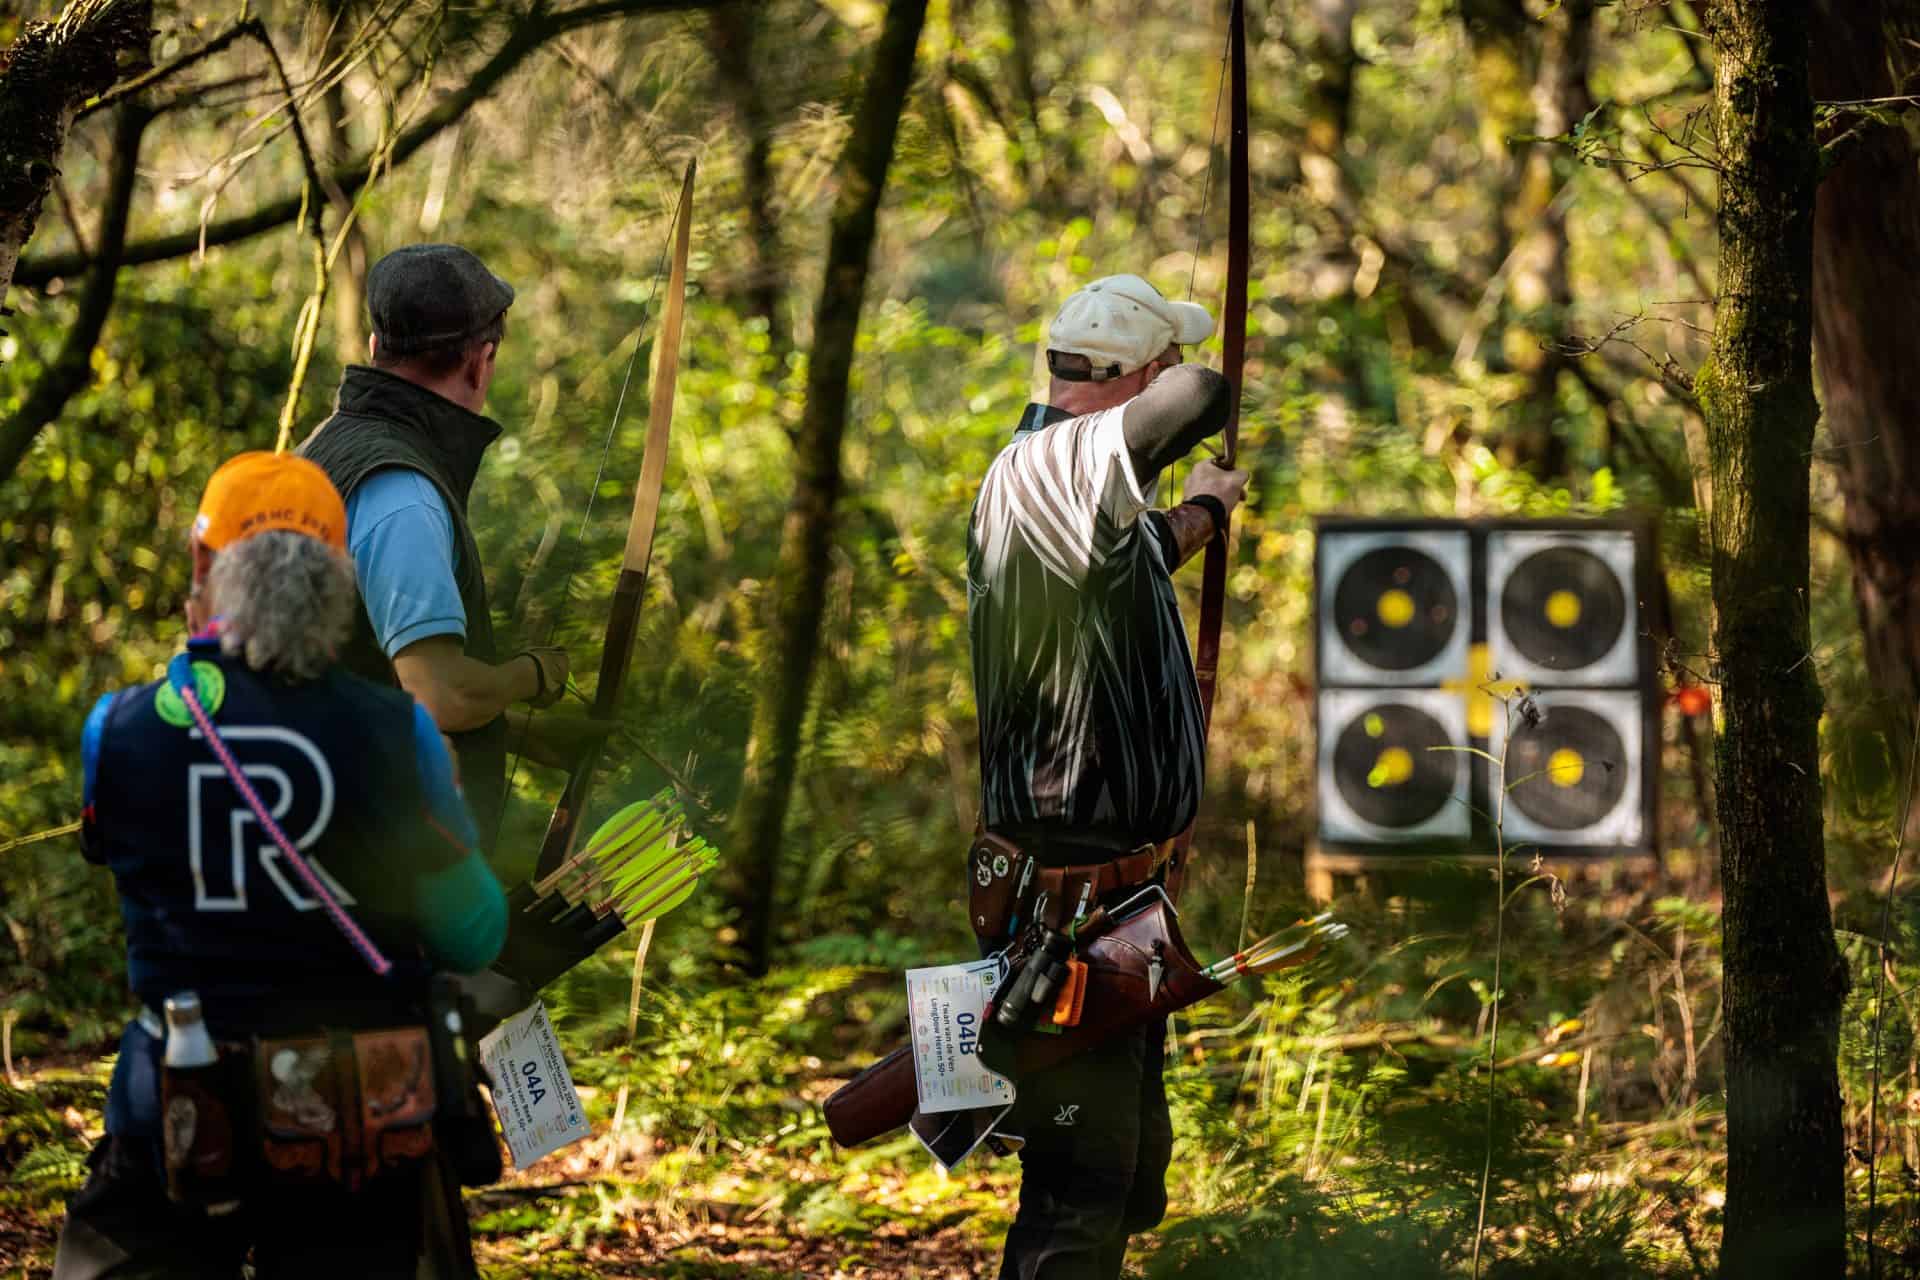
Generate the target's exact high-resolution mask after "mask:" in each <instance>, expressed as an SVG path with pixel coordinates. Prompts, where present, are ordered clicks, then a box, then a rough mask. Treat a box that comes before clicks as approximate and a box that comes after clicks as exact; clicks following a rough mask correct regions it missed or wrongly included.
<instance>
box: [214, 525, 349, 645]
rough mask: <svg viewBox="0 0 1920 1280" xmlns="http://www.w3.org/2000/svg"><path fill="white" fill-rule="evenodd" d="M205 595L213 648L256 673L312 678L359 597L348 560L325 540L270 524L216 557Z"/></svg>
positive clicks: (344, 632)
mask: <svg viewBox="0 0 1920 1280" xmlns="http://www.w3.org/2000/svg"><path fill="white" fill-rule="evenodd" d="M204 595H205V596H206V597H207V599H208V601H209V603H210V605H211V607H212V610H213V614H214V616H215V617H217V618H219V619H220V630H219V635H220V651H221V652H222V653H226V654H231V655H233V656H234V657H238V658H241V659H243V660H244V661H245V662H246V664H247V665H248V666H249V667H251V668H253V670H255V671H261V672H272V673H273V674H275V675H280V676H285V677H287V678H289V679H293V680H312V679H315V678H316V677H318V676H320V675H321V674H322V673H324V672H325V671H326V670H327V668H328V667H331V666H332V665H333V664H334V662H335V661H336V660H337V659H338V657H339V655H340V646H341V645H343V644H345V643H346V642H347V636H348V635H349V634H351V633H352V631H353V611H354V609H355V607H356V606H357V605H358V604H359V602H360V597H359V594H358V592H357V591H356V590H355V588H354V583H353V561H351V560H349V559H347V557H346V556H344V555H342V554H340V553H339V552H338V551H335V550H334V549H333V548H332V547H329V546H328V545H327V544H326V543H324V542H320V541H317V540H315V539H313V538H309V537H306V536H305V535H303V534H298V533H289V532H286V531H284V530H275V531H274V532H271V533H261V534H256V535H254V536H253V537H251V538H248V539H246V540H245V541H244V542H239V543H236V544H235V545H234V546H232V547H231V548H229V549H228V550H227V551H226V552H225V553H224V554H222V555H220V556H219V557H217V558H216V559H215V560H214V562H213V566H212V569H211V570H210V571H209V572H208V574H207V579H206V584H205V588H204Z"/></svg>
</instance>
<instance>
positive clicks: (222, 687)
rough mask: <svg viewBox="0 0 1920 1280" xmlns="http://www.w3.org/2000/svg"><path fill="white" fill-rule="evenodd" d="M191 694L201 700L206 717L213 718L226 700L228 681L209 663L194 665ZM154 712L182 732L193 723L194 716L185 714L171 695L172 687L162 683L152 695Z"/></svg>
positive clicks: (183, 706) (181, 703)
mask: <svg viewBox="0 0 1920 1280" xmlns="http://www.w3.org/2000/svg"><path fill="white" fill-rule="evenodd" d="M193 692H194V696H195V697H197V698H199V699H200V707H201V709H202V710H204V711H205V712H206V713H207V714H208V715H210V716H211V715H216V714H218V713H219V711H220V704H221V703H223V702H225V701H226V700H227V677H226V674H225V673H224V672H222V671H221V670H220V668H219V667H217V666H215V665H214V664H213V663H211V662H196V663H194V664H193ZM153 709H154V711H155V712H157V713H158V714H159V716H160V718H161V719H162V720H165V721H166V722H167V723H168V724H170V725H172V726H174V727H175V728H176V729H185V728H186V727H187V726H189V725H191V724H192V723H193V714H192V713H191V712H190V711H188V710H187V704H186V703H185V702H183V701H181V699H180V695H179V694H177V693H175V692H174V691H173V685H172V684H171V683H168V682H164V681H163V682H162V683H161V685H160V692H159V693H157V694H155V695H154V699H153Z"/></svg>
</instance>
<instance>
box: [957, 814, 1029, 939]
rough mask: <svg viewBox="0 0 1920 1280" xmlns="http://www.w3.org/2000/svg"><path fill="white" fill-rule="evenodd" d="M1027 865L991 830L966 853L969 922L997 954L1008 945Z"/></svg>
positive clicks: (1010, 844) (1009, 843) (1022, 856)
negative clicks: (1010, 928)
mask: <svg viewBox="0 0 1920 1280" xmlns="http://www.w3.org/2000/svg"><path fill="white" fill-rule="evenodd" d="M1026 862H1027V856H1026V855H1025V854H1023V853H1021V852H1020V849H1019V846H1017V845H1015V844H1014V843H1013V842H1012V841H1010V840H1006V839H1003V838H1001V837H1000V836H997V835H994V834H993V833H992V832H991V831H987V832H982V833H981V834H980V835H979V837H977V838H976V839H975V840H974V842H973V847H972V848H971V849H969V850H968V851H967V922H968V923H969V924H971V925H972V926H973V934H974V936H975V937H976V938H978V939H979V940H980V945H981V947H982V948H983V949H985V950H988V951H997V950H999V949H1000V948H1001V947H1002V946H1003V945H1005V943H1006V942H1007V932H1008V929H1009V927H1010V926H1011V924H1012V921H1013V915H1014V912H1015V910H1016V908H1017V907H1018V906H1019V901H1018V899H1019V896H1020V882H1021V879H1022V876H1023V873H1024V869H1025V867H1026Z"/></svg>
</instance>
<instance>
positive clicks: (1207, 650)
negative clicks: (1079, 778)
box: [1167, 0, 1252, 898]
mask: <svg viewBox="0 0 1920 1280" xmlns="http://www.w3.org/2000/svg"><path fill="white" fill-rule="evenodd" d="M1227 48H1228V60H1229V63H1230V72H1229V74H1230V75H1231V77H1232V81H1231V84H1232V87H1231V89H1230V90H1229V97H1230V99H1231V104H1232V105H1231V108H1230V114H1231V120H1232V124H1231V127H1230V129H1229V131H1228V138H1227V297H1226V303H1225V306H1224V316H1223V321H1224V329H1223V332H1222V336H1221V341H1222V345H1223V351H1222V360H1221V372H1223V373H1224V374H1226V377H1227V385H1228V393H1227V394H1228V401H1227V425H1226V429H1225V431H1224V432H1223V433H1222V442H1223V444H1224V445H1225V451H1224V454H1223V456H1222V458H1221V465H1223V466H1226V467H1232V466H1233V465H1234V462H1235V460H1236V459H1237V458H1238V457H1239V452H1240V394H1241V382H1242V375H1243V373H1244V371H1245V367H1246V356H1247V270H1248V257H1249V254H1248V247H1249V240H1250V226H1249V217H1250V214H1251V204H1252V196H1251V190H1252V181H1251V178H1250V175H1249V172H1248V156H1247V132H1248V126H1247V14H1246V0H1232V3H1231V8H1230V10H1229V13H1228V16H1227ZM1226 603H1227V530H1226V529H1222V530H1220V532H1219V533H1218V534H1216V535H1215V536H1214V539H1213V541H1211V542H1209V543H1208V544H1207V553H1206V560H1205V562H1204V563H1203V566H1202V569H1201V578H1200V629H1199V633H1198V635H1197V637H1196V642H1195V644H1194V661H1193V670H1194V676H1195V678H1196V679H1197V680H1198V682H1199V685H1200V723H1201V725H1202V727H1203V729H1205V730H1210V729H1211V728H1212V725H1213V690H1214V685H1215V684H1216V683H1217V682H1218V679H1219V673H1220V631H1221V624H1222V622H1223V621H1224V619H1225V616H1226ZM1192 847H1193V827H1192V825H1191V824H1189V826H1188V827H1187V829H1186V830H1185V831H1183V832H1181V833H1180V837H1179V839H1178V840H1177V841H1176V842H1175V845H1174V856H1173V863H1172V867H1171V869H1170V870H1169V872H1168V874H1167V891H1168V893H1169V894H1170V895H1171V896H1173V897H1174V898H1178V897H1179V896H1180V888H1181V885H1182V884H1183V883H1184V882H1185V880H1186V872H1187V863H1188V861H1189V859H1190V856H1191V853H1192Z"/></svg>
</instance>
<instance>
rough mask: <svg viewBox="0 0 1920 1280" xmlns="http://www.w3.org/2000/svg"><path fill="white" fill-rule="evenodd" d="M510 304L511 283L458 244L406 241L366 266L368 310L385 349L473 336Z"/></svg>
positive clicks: (407, 351)
mask: <svg viewBox="0 0 1920 1280" xmlns="http://www.w3.org/2000/svg"><path fill="white" fill-rule="evenodd" d="M512 305H513V286H512V285H510V284H508V283H507V282H506V281H505V280H502V279H501V278H500V277H499V276H497V275H495V274H493V272H491V271H489V270H487V266H486V264H485V263H484V262H482V261H480V259H479V258H476V257H475V256H474V255H473V254H471V253H469V252H468V251H467V250H465V249H462V248H461V247H460V246H459V245H457V244H410V245H406V246H405V247H403V248H399V249H395V250H394V251H393V252H392V253H390V254H388V255H387V256H386V257H384V258H382V259H380V261H378V262H376V263H374V264H373V267H372V269H371V270H369V271H368V272H367V310H368V311H369V312H371V313H372V315H373V332H374V336H375V337H377V338H378V339H379V340H380V349H381V350H382V351H384V352H386V353H388V354H389V355H396V356H405V355H413V354H414V353H416V352H420V351H428V350H432V349H433V348H435V347H446V346H451V345H453V344H454V343H457V342H461V341H464V340H465V339H467V338H471V337H472V336H473V335H474V334H476V333H479V332H480V331H481V330H482V329H485V328H486V327H487V326H488V325H489V324H492V323H493V321H494V318H495V317H496V316H498V315H500V314H501V313H502V312H504V311H505V310H506V309H507V308H508V307H510V306H512Z"/></svg>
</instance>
